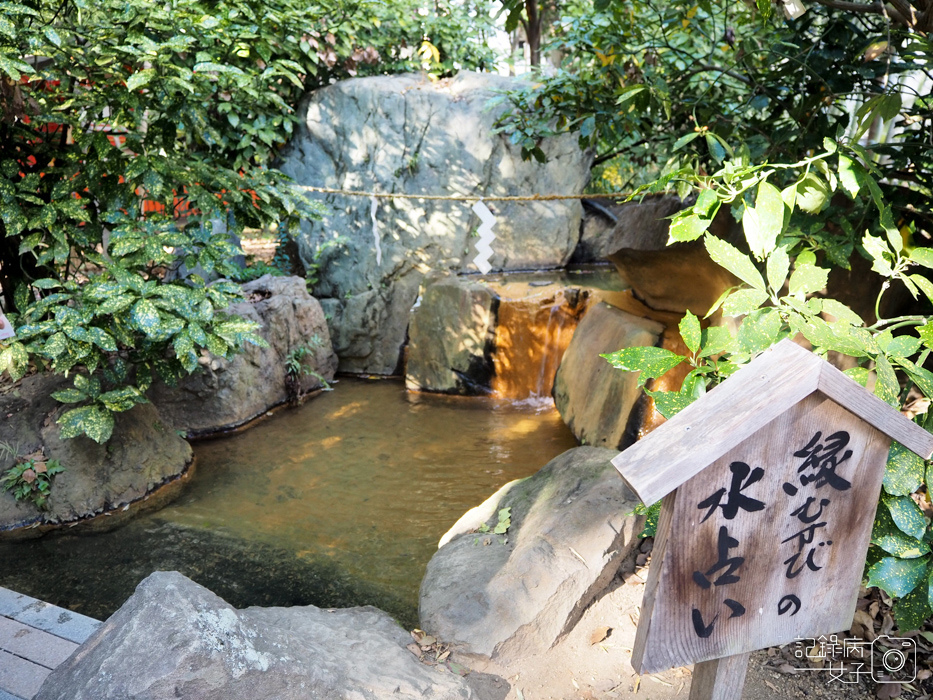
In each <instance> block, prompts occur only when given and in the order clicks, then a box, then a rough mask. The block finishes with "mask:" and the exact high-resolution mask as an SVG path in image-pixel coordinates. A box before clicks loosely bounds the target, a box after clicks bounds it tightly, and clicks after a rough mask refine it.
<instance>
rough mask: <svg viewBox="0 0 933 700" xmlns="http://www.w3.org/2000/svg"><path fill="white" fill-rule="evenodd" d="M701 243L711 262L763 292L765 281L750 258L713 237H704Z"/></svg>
mask: <svg viewBox="0 0 933 700" xmlns="http://www.w3.org/2000/svg"><path fill="white" fill-rule="evenodd" d="M703 242H704V244H705V245H706V250H707V252H709V255H710V257H711V258H712V259H713V262H715V263H716V264H717V265H720V266H721V267H724V268H726V269H727V270H728V271H729V272H731V273H732V274H733V275H735V276H736V277H738V278H739V279H740V280H742V281H743V282H745V283H746V284H749V285H751V286H752V287H754V288H755V289H760V290H761V291H765V281H764V279H763V278H762V276H761V273H760V272H758V268H756V267H755V263H753V262H752V261H751V258H749V257H748V256H747V255H744V254H743V253H741V252H740V251H739V250H738V249H737V248H736V247H735V246H733V245H731V244H729V243H727V242H726V241H724V240H722V239H720V238H716V237H715V236H706V238H704V239H703Z"/></svg>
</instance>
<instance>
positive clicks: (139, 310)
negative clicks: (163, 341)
mask: <svg viewBox="0 0 933 700" xmlns="http://www.w3.org/2000/svg"><path fill="white" fill-rule="evenodd" d="M130 320H131V321H132V323H133V325H134V326H135V327H136V328H137V329H138V330H140V331H142V332H143V333H145V334H146V335H156V334H157V333H158V329H159V324H160V323H161V320H162V319H161V317H160V316H159V310H158V309H157V308H156V307H155V304H153V303H152V302H151V301H149V300H148V299H140V300H139V301H137V302H136V303H135V304H134V305H133V310H132V311H131V312H130Z"/></svg>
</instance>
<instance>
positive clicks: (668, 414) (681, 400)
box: [646, 391, 697, 419]
mask: <svg viewBox="0 0 933 700" xmlns="http://www.w3.org/2000/svg"><path fill="white" fill-rule="evenodd" d="M646 393H647V394H648V395H649V396H650V397H651V398H652V399H654V407H655V409H657V411H658V413H660V414H661V415H662V416H664V417H665V418H667V419H670V418H673V417H674V416H676V415H677V414H678V413H680V412H681V411H682V410H684V409H685V408H686V407H687V406H689V405H690V404H692V403H693V402H694V401H696V400H697V397H696V396H695V395H694V394H692V393H690V392H683V391H648V392H646Z"/></svg>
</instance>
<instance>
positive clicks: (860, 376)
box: [843, 367, 871, 386]
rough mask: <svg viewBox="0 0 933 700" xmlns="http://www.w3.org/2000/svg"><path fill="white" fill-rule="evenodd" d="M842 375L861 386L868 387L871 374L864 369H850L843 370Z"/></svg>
mask: <svg viewBox="0 0 933 700" xmlns="http://www.w3.org/2000/svg"><path fill="white" fill-rule="evenodd" d="M843 374H844V375H846V376H847V377H849V378H850V379H852V380H853V381H855V382H858V383H859V384H861V385H862V386H867V385H868V378H869V377H870V376H871V372H869V371H868V370H867V369H866V368H865V367H851V368H849V369H847V370H845V371H844V372H843Z"/></svg>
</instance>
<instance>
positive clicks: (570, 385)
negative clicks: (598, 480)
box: [554, 303, 664, 449]
mask: <svg viewBox="0 0 933 700" xmlns="http://www.w3.org/2000/svg"><path fill="white" fill-rule="evenodd" d="M663 332H664V326H663V325H661V324H660V323H658V322H656V321H652V320H650V319H647V318H640V317H638V316H635V315H633V314H630V313H627V312H625V311H622V310H621V309H617V308H615V307H613V306H609V305H608V304H605V303H600V304H594V305H593V306H592V308H590V310H589V311H588V312H587V314H586V316H584V317H583V320H582V321H580V323H579V325H578V326H577V330H576V332H575V333H574V335H573V340H571V341H570V346H569V347H568V348H567V352H565V353H564V356H563V360H562V361H561V364H560V369H558V371H557V377H556V380H555V383H554V404H555V406H556V407H557V410H558V411H559V412H560V416H561V418H562V419H563V421H564V423H565V424H566V425H567V427H568V428H570V430H571V431H572V432H573V434H574V435H575V436H576V438H577V439H578V440H580V442H582V443H583V444H585V445H596V446H598V447H610V448H615V449H622V448H623V447H625V444H624V442H625V439H626V428H627V426H628V423H629V417H630V414H631V412H632V409H633V407H634V406H635V405H636V402H637V401H638V400H639V398H640V397H641V395H642V390H641V388H640V387H639V386H638V382H637V376H636V374H635V373H634V372H622V371H621V370H618V369H616V368H614V367H613V366H612V365H610V364H609V363H608V362H607V361H606V360H605V359H604V358H602V357H600V355H601V354H602V353H609V352H615V351H616V350H621V349H622V348H631V347H645V346H647V347H651V346H654V345H655V344H657V342H658V339H659V338H660V336H661V334H662V333H663ZM633 438H634V436H630V438H629V442H633V441H634V439H633Z"/></svg>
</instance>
